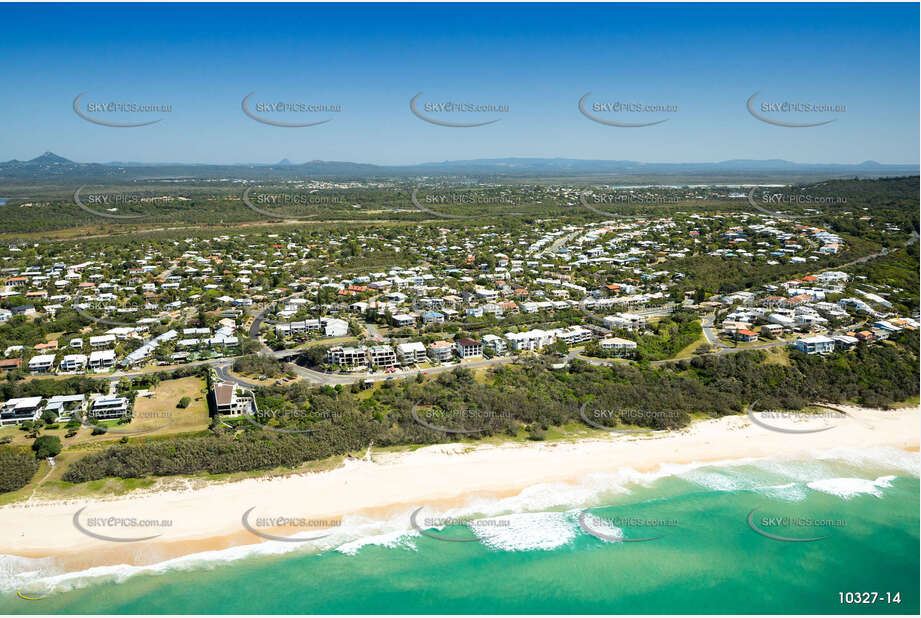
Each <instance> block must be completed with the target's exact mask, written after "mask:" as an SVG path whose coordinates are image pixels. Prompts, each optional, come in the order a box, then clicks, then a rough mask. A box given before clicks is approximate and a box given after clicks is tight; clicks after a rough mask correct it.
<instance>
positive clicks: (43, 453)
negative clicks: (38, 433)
mask: <svg viewBox="0 0 921 618" xmlns="http://www.w3.org/2000/svg"><path fill="white" fill-rule="evenodd" d="M32 450H33V451H35V458H36V459H44V458H45V457H54V456H55V455H57V454H58V453H60V452H61V439H60V438H59V437H57V436H42V437H40V438H36V439H35V442H33V443H32Z"/></svg>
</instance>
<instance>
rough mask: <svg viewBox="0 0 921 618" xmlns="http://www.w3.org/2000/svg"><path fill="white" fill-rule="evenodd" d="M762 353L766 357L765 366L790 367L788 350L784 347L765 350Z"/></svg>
mask: <svg viewBox="0 0 921 618" xmlns="http://www.w3.org/2000/svg"><path fill="white" fill-rule="evenodd" d="M764 353H765V354H766V355H767V357H766V358H765V359H764V364H765V365H783V366H784V367H789V366H790V348H788V347H787V346H785V345H781V346H777V347H776V348H766V349H765V350H764Z"/></svg>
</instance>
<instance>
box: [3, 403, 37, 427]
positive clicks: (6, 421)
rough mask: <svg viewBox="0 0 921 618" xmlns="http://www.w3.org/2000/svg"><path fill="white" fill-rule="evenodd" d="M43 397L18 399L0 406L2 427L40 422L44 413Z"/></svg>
mask: <svg viewBox="0 0 921 618" xmlns="http://www.w3.org/2000/svg"><path fill="white" fill-rule="evenodd" d="M41 404H42V398H41V397H17V398H15V399H9V400H7V401H5V402H4V403H2V404H0V425H18V424H19V423H21V422H23V421H34V420H38V417H39V416H40V415H41V412H42V405H41Z"/></svg>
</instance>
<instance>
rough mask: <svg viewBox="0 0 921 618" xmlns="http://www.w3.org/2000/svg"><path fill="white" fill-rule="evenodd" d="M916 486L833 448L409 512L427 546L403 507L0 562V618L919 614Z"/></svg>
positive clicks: (595, 479)
mask: <svg viewBox="0 0 921 618" xmlns="http://www.w3.org/2000/svg"><path fill="white" fill-rule="evenodd" d="M918 476H919V455H918V453H907V452H904V451H900V450H897V449H887V448H874V449H840V450H834V451H824V452H821V453H814V454H812V456H811V457H809V458H807V459H803V460H798V461H797V460H786V459H757V460H745V461H739V462H722V463H708V464H694V465H681V466H679V465H673V466H664V467H663V468H661V469H660V470H657V471H656V472H650V473H641V472H635V471H622V472H620V473H617V474H598V475H592V476H590V477H587V478H586V479H584V480H583V482H581V483H579V484H547V485H539V486H535V487H531V488H529V489H527V490H525V491H523V492H521V494H519V495H517V496H514V497H510V498H502V499H498V498H485V497H480V498H476V497H474V498H471V500H470V502H469V503H468V504H467V505H466V506H465V507H463V508H456V509H453V510H451V511H446V512H441V513H439V512H435V511H428V510H427V509H426V508H425V507H424V505H420V506H423V507H424V508H423V511H421V512H420V513H419V515H418V519H417V520H416V521H417V523H420V524H421V525H420V526H419V527H420V528H422V530H423V531H424V533H423V532H419V531H418V530H415V529H414V528H413V527H412V525H411V524H410V515H411V512H412V511H411V510H410V511H407V512H406V513H402V514H401V515H400V516H399V517H394V518H392V519H389V520H386V521H371V520H357V519H355V520H344V521H343V525H342V526H341V528H339V529H337V530H336V532H335V534H334V535H332V536H331V537H328V538H327V539H323V540H322V541H316V542H308V543H283V542H271V541H270V542H267V543H264V544H261V545H254V546H248V547H238V548H234V549H232V550H226V551H222V552H209V553H207V554H200V555H197V556H190V557H186V558H182V559H177V560H172V561H170V562H167V563H162V564H159V565H154V566H151V567H128V566H120V567H105V568H97V569H91V570H89V571H86V572H82V573H70V574H65V573H55V572H54V569H53V567H52V566H50V565H48V564H47V563H45V562H44V561H30V560H23V559H17V558H13V557H4V558H3V559H2V560H0V586H2V596H0V611H2V612H4V613H13V614H17V613H76V614H95V613H101V614H107V613H126V614H144V613H267V614H272V613H328V614H363V613H383V614H390V613H406V614H421V613H426V614H428V613H434V614H442V613H447V614H454V613H459V614H471V613H501V614H518V613H536V614H563V613H586V614H597V613H635V614H651V613H668V614H674V613H678V614H688V613H741V614H748V613H790V614H839V613H855V614H889V613H892V614H917V613H918V612H919V591H918V588H919V583H918V582H919V535H918V529H919V479H918ZM470 518H473V519H470ZM445 539H450V540H445ZM803 539H812V540H803ZM315 543H323V545H318V544H315ZM17 589H18V590H20V591H22V592H23V593H25V596H31V597H33V598H39V597H41V599H40V600H35V601H31V600H24V599H20V598H18V597H17V594H16V590H17ZM858 593H875V597H874V596H872V594H870V595H861V594H858ZM896 594H898V596H896ZM870 600H875V602H874V603H867V602H863V603H858V602H856V601H870ZM896 601H898V602H896Z"/></svg>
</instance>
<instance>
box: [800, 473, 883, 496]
mask: <svg viewBox="0 0 921 618" xmlns="http://www.w3.org/2000/svg"><path fill="white" fill-rule="evenodd" d="M894 478H895V477H894V476H881V477H879V478H877V479H876V480H873V481H870V480H867V479H859V478H835V479H820V480H818V481H812V482H810V483H807V485H808V486H809V488H810V489H814V490H815V491H821V492H823V493H826V494H831V495H833V496H838V497H839V498H844V499H845V500H850V499H851V498H853V497H854V496H859V495H860V494H870V495H872V496H876V497H877V498H881V497H882V496H883V492H882V488H884V487H892V483H891V481H892V479H894Z"/></svg>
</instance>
